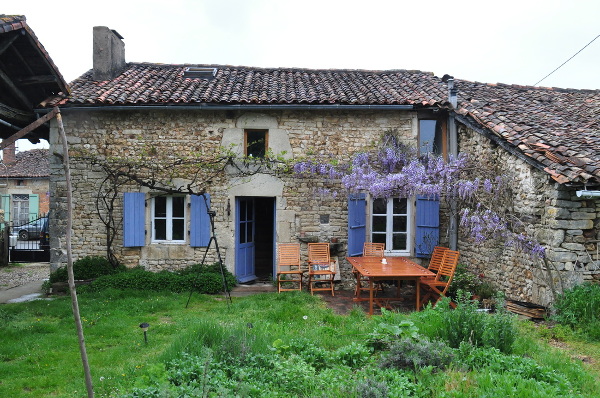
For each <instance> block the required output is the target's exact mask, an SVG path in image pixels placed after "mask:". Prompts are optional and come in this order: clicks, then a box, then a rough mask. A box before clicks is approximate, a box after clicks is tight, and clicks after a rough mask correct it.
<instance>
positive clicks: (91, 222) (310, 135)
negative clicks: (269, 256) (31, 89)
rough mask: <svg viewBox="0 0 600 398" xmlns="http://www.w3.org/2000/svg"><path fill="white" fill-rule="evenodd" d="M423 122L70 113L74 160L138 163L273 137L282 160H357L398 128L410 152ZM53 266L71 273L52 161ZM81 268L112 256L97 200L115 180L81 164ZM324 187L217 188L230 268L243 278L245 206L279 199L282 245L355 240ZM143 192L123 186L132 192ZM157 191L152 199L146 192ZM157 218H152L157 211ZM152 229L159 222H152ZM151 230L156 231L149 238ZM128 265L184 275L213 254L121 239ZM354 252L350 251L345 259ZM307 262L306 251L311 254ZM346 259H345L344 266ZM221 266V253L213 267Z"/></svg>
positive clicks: (290, 183) (408, 115)
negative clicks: (238, 251) (239, 213)
mask: <svg viewBox="0 0 600 398" xmlns="http://www.w3.org/2000/svg"><path fill="white" fill-rule="evenodd" d="M416 121H417V116H416V113H414V112H408V111H388V112H373V111H354V112H344V111H340V112H334V111H311V112H304V111H279V112H275V111H273V112H257V113H250V112H249V113H234V112H207V111H184V110H181V111H180V110H171V111H119V112H112V111H111V112H109V111H102V112H94V111H89V112H80V111H69V110H68V109H66V110H64V111H63V122H64V126H65V131H66V133H67V135H68V141H69V148H70V152H71V153H72V154H75V153H77V152H78V151H80V150H82V149H85V150H87V151H91V152H94V153H97V154H99V155H101V156H107V157H109V156H118V157H124V156H128V157H132V158H133V157H135V156H136V155H137V154H139V153H140V152H141V151H145V153H148V154H149V161H151V158H152V154H155V156H161V155H165V154H166V155H168V154H173V155H178V156H181V155H187V154H192V153H211V152H213V151H215V150H216V149H217V148H218V147H219V146H220V145H223V146H226V147H230V145H232V144H233V145H234V146H233V147H232V148H234V150H239V146H236V145H239V144H241V143H242V142H243V141H242V140H243V130H244V129H246V128H251V129H268V130H269V146H270V147H271V148H273V150H274V152H281V151H287V153H288V154H287V155H286V156H287V157H290V156H293V157H294V158H295V159H299V158H301V157H303V156H306V155H309V154H317V155H329V154H332V155H334V156H336V157H341V158H349V157H350V156H351V154H352V153H354V152H356V151H361V150H365V149H366V148H368V147H370V146H372V145H373V144H375V143H376V142H377V141H378V140H379V138H380V136H381V134H382V133H384V132H385V131H386V130H389V129H391V128H394V129H397V130H398V132H399V136H400V137H402V139H403V140H404V141H405V144H407V145H414V144H415V143H416V137H417V130H416V129H417V123H416ZM50 144H51V146H52V148H53V150H55V151H58V152H60V148H61V146H60V145H59V141H58V136H57V129H56V126H55V125H53V126H52V129H51V136H50ZM50 164H51V174H52V178H51V189H50V191H51V192H52V198H51V208H52V212H53V213H52V217H53V220H52V223H51V230H50V236H51V247H52V248H53V249H52V252H51V265H52V267H53V268H56V267H58V266H60V265H62V264H64V262H65V260H66V258H65V253H64V231H65V188H64V187H65V182H64V177H62V165H61V164H60V158H59V157H56V156H52V157H51V162H50ZM71 168H72V170H71V172H72V183H73V188H74V192H73V195H74V197H73V202H74V207H75V214H74V223H73V234H72V239H73V252H74V253H73V254H74V260H77V259H78V258H81V257H84V256H88V255H106V231H105V227H104V226H103V224H102V223H101V222H100V220H99V219H98V215H97V214H96V198H97V197H98V191H99V189H100V186H101V182H102V181H103V179H104V177H105V175H104V173H103V172H102V171H101V170H100V169H99V168H97V167H92V166H91V165H90V164H87V163H85V162H82V161H80V160H78V158H77V157H76V156H73V155H71ZM314 188H315V184H314V182H311V181H308V180H298V179H293V178H291V177H287V176H273V175H269V174H259V175H255V176H252V177H248V178H242V179H238V178H235V177H234V176H230V177H229V178H228V179H226V180H218V179H217V180H215V181H213V183H212V184H211V188H210V189H209V193H210V194H211V201H212V207H213V209H215V210H216V214H217V215H216V219H215V221H216V229H217V231H218V239H219V246H220V249H221V251H222V254H223V255H224V261H225V263H226V265H227V268H228V269H229V270H231V271H233V270H234V258H233V255H231V253H232V251H233V249H234V232H235V231H234V224H235V217H234V214H235V209H234V208H233V207H234V204H235V198H236V197H240V196H269V197H275V198H276V201H275V203H276V217H277V219H276V233H277V236H276V241H277V242H298V238H299V237H300V235H301V234H302V235H305V236H315V237H317V239H318V240H319V241H322V242H323V241H329V240H330V239H331V238H337V239H339V242H340V243H341V244H342V246H343V247H345V243H346V241H347V236H346V234H347V232H346V229H347V216H346V215H347V203H346V198H331V197H328V196H323V197H321V196H319V195H315V190H314ZM126 190H131V191H137V190H139V189H138V188H136V187H123V191H126ZM146 191H147V190H146ZM115 203H116V205H117V207H116V210H115V212H116V213H115V214H116V219H117V220H118V221H119V222H120V220H121V217H122V197H119V199H118V200H117V201H116V202H115ZM147 211H149V210H147ZM146 219H147V220H148V219H149V217H146ZM149 229H150V228H149V226H148V228H147V230H149ZM115 242H116V243H115V245H114V248H115V249H116V252H117V255H118V257H119V259H120V260H121V261H122V262H123V263H125V264H126V265H128V266H137V265H142V266H144V267H146V268H147V269H151V270H161V269H177V268H181V267H184V266H187V265H190V264H193V263H197V262H199V261H200V260H201V258H202V256H203V254H204V252H205V249H204V248H192V247H190V246H189V245H173V244H171V245H165V244H146V246H144V247H142V248H123V247H122V236H121V233H120V232H119V234H118V236H117V238H116V240H115ZM344 251H345V250H344ZM302 253H303V255H304V256H305V255H306V245H303V250H302ZM344 255H345V253H341V254H340V259H341V260H343V256H344ZM214 259H215V253H214V251H212V250H211V251H210V252H209V260H210V261H212V260H214ZM341 262H342V266H343V270H342V280H351V278H350V271H349V266H348V265H347V264H345V260H343V261H341Z"/></svg>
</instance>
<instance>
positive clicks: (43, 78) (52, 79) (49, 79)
mask: <svg viewBox="0 0 600 398" xmlns="http://www.w3.org/2000/svg"><path fill="white" fill-rule="evenodd" d="M17 82H18V83H19V85H21V86H29V85H32V84H43V83H56V82H58V78H57V77H56V76H54V75H39V76H29V77H25V78H22V79H17Z"/></svg>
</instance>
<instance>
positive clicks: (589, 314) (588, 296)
mask: <svg viewBox="0 0 600 398" xmlns="http://www.w3.org/2000/svg"><path fill="white" fill-rule="evenodd" d="M599 309H600V285H598V284H597V283H583V284H581V285H577V286H575V287H573V288H571V289H569V290H565V291H564V292H563V293H561V294H559V295H558V297H557V300H556V302H555V303H554V312H555V314H554V316H553V319H554V320H556V321H557V322H559V323H561V324H563V325H566V326H569V327H571V328H572V329H575V330H580V331H582V332H583V334H585V335H586V336H587V337H589V338H591V339H593V340H596V341H600V311H599Z"/></svg>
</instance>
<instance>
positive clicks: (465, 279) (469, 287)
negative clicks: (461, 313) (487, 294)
mask: <svg viewBox="0 0 600 398" xmlns="http://www.w3.org/2000/svg"><path fill="white" fill-rule="evenodd" d="M480 282H481V281H480V280H479V278H478V277H477V275H475V274H474V273H472V272H471V271H469V270H468V269H467V266H466V265H464V264H458V265H457V266H456V270H455V271H454V278H452V283H451V284H450V286H449V287H448V296H450V297H452V298H456V297H458V291H459V290H462V291H465V292H469V293H470V294H475V292H476V291H477V288H478V287H479V284H480Z"/></svg>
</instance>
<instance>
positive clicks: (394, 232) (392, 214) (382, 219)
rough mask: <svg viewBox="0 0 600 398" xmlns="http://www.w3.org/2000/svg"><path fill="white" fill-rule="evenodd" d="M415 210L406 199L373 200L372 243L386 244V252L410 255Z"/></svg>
mask: <svg viewBox="0 0 600 398" xmlns="http://www.w3.org/2000/svg"><path fill="white" fill-rule="evenodd" d="M412 213H413V209H412V206H411V201H409V200H408V199H406V198H388V199H385V198H381V199H372V200H371V220H370V221H371V242H375V243H385V251H386V252H387V253H395V254H410V251H411V245H412V243H411V242H412V241H413V236H412V235H413V228H412Z"/></svg>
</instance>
